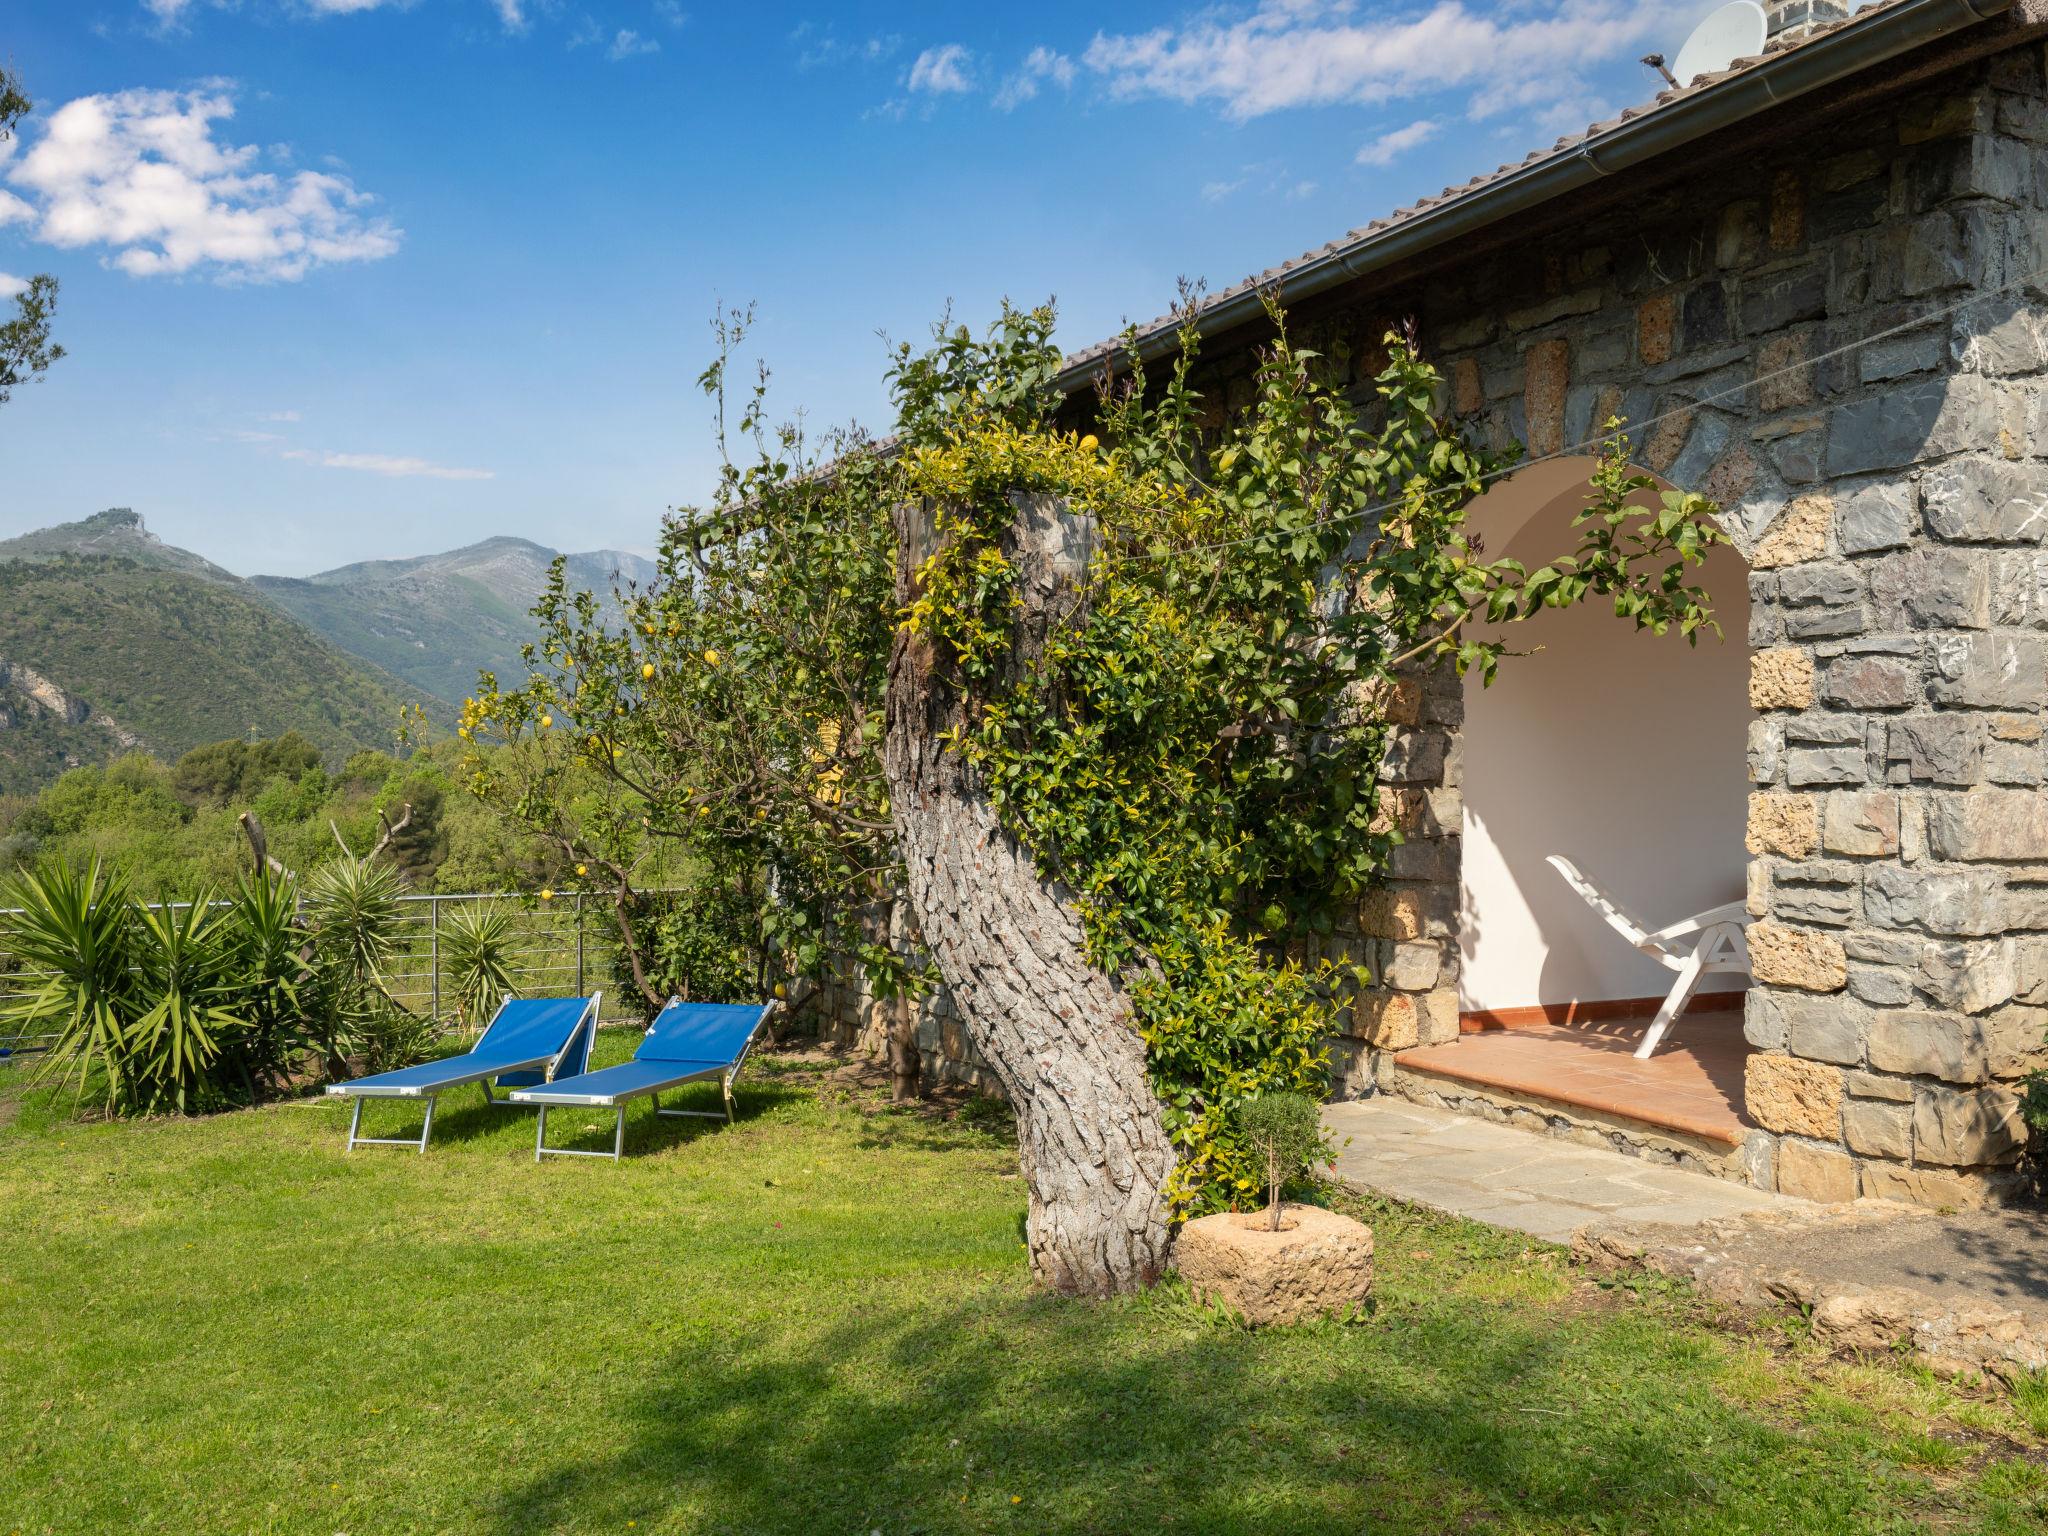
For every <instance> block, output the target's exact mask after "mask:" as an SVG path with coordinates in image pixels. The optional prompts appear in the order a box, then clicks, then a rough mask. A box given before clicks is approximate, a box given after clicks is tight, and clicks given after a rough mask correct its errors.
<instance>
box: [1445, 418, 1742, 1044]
mask: <svg viewBox="0 0 2048 1536" xmlns="http://www.w3.org/2000/svg"><path fill="white" fill-rule="evenodd" d="M1594 468H1595V464H1594V461H1593V460H1592V459H1590V458H1574V459H1564V460H1557V461H1553V462H1550V463H1545V464H1540V465H1535V466H1532V467H1531V468H1530V469H1528V470H1525V471H1523V472H1522V473H1521V474H1518V475H1514V476H1511V477H1510V478H1508V479H1507V480H1505V481H1503V482H1501V483H1500V484H1499V485H1497V486H1495V487H1494V488H1493V489H1492V490H1490V491H1488V492H1487V493H1486V494H1485V495H1484V496H1482V497H1480V498H1479V499H1478V500H1477V501H1475V502H1474V503H1473V504H1472V507H1471V509H1470V511H1469V514H1468V526H1469V527H1471V528H1472V529H1473V530H1474V531H1475V532H1477V533H1478V534H1479V535H1480V536H1481V538H1482V539H1483V540H1484V541H1485V548H1486V550H1487V552H1488V554H1489V556H1490V557H1492V558H1496V559H1497V558H1501V557H1508V558H1512V559H1517V560H1521V561H1523V562H1524V563H1525V564H1527V565H1530V566H1532V567H1533V566H1535V565H1537V564H1539V563H1541V562H1543V561H1545V560H1548V559H1551V558H1553V557H1555V556H1556V555H1558V554H1560V553H1564V552H1568V551H1569V550H1571V549H1572V548H1574V547H1575V546H1576V544H1577V533H1576V530H1574V529H1573V527H1572V518H1573V517H1574V516H1575V515H1576V514H1577V513H1578V512H1579V511H1580V510H1581V509H1582V508H1583V507H1584V505H1585V501H1586V494H1587V480H1588V477H1589V476H1590V475H1591V474H1592V472H1593V470H1594ZM1654 494H1655V493H1654V492H1646V493H1645V495H1646V498H1648V497H1654ZM1693 579H1694V580H1695V581H1696V582H1697V584H1698V585H1700V586H1703V587H1704V588H1705V589H1706V590H1707V592H1708V593H1709V594H1710V595H1711V596H1712V599H1713V603H1714V609H1715V615H1716V617H1717V618H1718V620H1719V621H1720V624H1721V629H1722V636H1721V638H1719V639H1716V638H1715V637H1714V636H1712V635H1711V634H1710V635H1707V636H1705V637H1703V638H1702V639H1701V640H1700V642H1699V644H1698V645H1696V646H1691V645H1688V644H1686V642H1685V641H1684V640H1683V639H1682V638H1681V637H1680V636H1678V635H1677V634H1675V633H1673V634H1666V635H1663V636H1656V635H1652V634H1650V633H1648V632H1647V631H1644V632H1641V633H1637V632H1635V631H1634V630H1632V629H1631V628H1630V627H1629V625H1628V624H1627V622H1626V621H1625V620H1619V619H1616V618H1615V616H1614V614H1613V613H1612V612H1611V611H1610V610H1608V609H1607V608H1606V607H1604V606H1603V605H1601V604H1600V603H1598V602H1589V603H1586V604H1582V605H1581V606H1579V607H1577V608H1573V609H1569V610H1565V611H1562V612H1555V613H1544V614H1540V615H1538V616H1537V617H1536V618H1535V619H1533V620H1531V621H1529V622H1527V623H1525V624H1523V625H1521V626H1520V627H1519V628H1518V629H1517V630H1516V631H1515V632H1514V633H1512V634H1510V635H1509V636H1508V639H1509V642H1510V644H1511V645H1512V646H1513V647H1514V648H1516V649H1518V650H1527V651H1530V652H1531V654H1528V655H1522V656H1513V657H1510V658H1508V659H1507V660H1505V661H1503V662H1502V664H1501V672H1500V677H1499V678H1498V680H1497V681H1496V683H1495V686H1493V687H1492V688H1483V687H1482V686H1481V684H1480V681H1479V678H1478V677H1477V675H1476V674H1475V675H1474V676H1472V677H1470V678H1468V679H1467V683H1466V691H1465V726H1464V732H1463V748H1464V750H1463V788H1464V859H1463V864H1464V878H1463V884H1462V889H1461V891H1460V925H1459V927H1460V941H1459V943H1460V958H1461V972H1460V973H1461V978H1462V981H1461V997H1460V1006H1461V1011H1462V1012H1463V1013H1465V1014H1466V1015H1468V1016H1476V1017H1477V1018H1478V1019H1480V1020H1481V1021H1484V1022H1499V1023H1514V1022H1528V1021H1532V1020H1533V1019H1534V1018H1535V1017H1536V1015H1535V1014H1534V1013H1533V1012H1532V1010H1542V1011H1543V1016H1544V1017H1547V1018H1549V1019H1550V1020H1551V1021H1552V1022H1559V1021H1562V1020H1563V1019H1564V1018H1566V1017H1580V1018H1584V1017H1601V1016H1608V1017H1616V1016H1619V1017H1628V1016H1629V1015H1630V1011H1631V1009H1634V1010H1636V1011H1640V1010H1641V1009H1642V1008H1643V1007H1645V1006H1647V1007H1648V1008H1649V1011H1650V1012H1652V1013H1654V1011H1655V1002H1656V1000H1658V999H1661V998H1662V996H1663V995H1664V993H1665V992H1667V991H1668V990H1669V988H1670V985H1671V973H1670V972H1669V971H1666V970H1664V969H1663V968H1661V967H1660V966H1658V965H1657V964H1656V963H1655V962H1654V961H1652V960H1650V959H1648V958H1647V957H1645V956H1643V955H1641V954H1638V953H1637V952H1636V951H1634V950H1632V949H1630V948H1629V947H1628V946H1627V945H1626V944H1625V943H1624V942H1622V940H1621V939H1620V938H1619V936H1618V935H1616V934H1615V932H1614V931H1613V930H1612V929H1611V928H1609V927H1608V926H1607V925H1606V924H1605V923H1604V922H1603V921H1602V920H1601V919H1600V918H1599V916H1598V915H1596V914H1595V913H1594V912H1593V911H1592V909H1591V908H1589V907H1588V906H1587V905H1586V904H1585V903H1584V902H1583V901H1581V900H1580V899H1579V898H1578V897H1577V896H1575V895H1574V894H1573V893H1572V892H1571V890H1570V889H1569V888H1568V887H1567V886H1566V885H1565V883H1564V882H1563V880H1562V879H1561V877H1560V876H1559V875H1558V874H1557V873H1556V871H1555V870H1553V869H1552V868H1551V867H1550V866H1549V865H1548V864H1547V863H1546V862H1545V861H1546V859H1547V857H1548V856H1549V855H1551V854H1561V855H1563V856H1564V857H1566V858H1568V859H1570V860H1571V861H1572V862H1573V863H1574V864H1576V865H1577V866H1578V867H1579V868H1580V869H1581V870H1583V871H1584V872H1585V873H1586V874H1587V875H1588V876H1590V877H1591V878H1592V879H1593V880H1594V881H1595V882H1596V883H1598V884H1599V885H1601V886H1603V887H1605V888H1606V889H1607V890H1608V891H1609V892H1611V893H1612V894H1613V895H1614V896H1615V897H1616V898H1617V899H1618V901H1619V902H1620V904H1621V905H1623V906H1624V907H1626V908H1628V909H1629V910H1630V911H1632V912H1634V913H1636V914H1638V915H1640V916H1641V917H1642V918H1644V919H1646V920H1647V921H1648V923H1649V925H1650V926H1652V927H1660V926H1662V925H1664V924H1666V923H1670V922H1675V921H1677V920H1678V919H1680V918H1682V917H1685V916H1687V915H1689V914H1691V913H1694V912H1699V911H1702V910H1705V909H1706V908H1709V907H1714V906H1718V905H1720V904H1721V903H1724V902H1728V901H1735V900H1740V899H1741V898H1742V895H1743V886H1744V873H1745V869H1746V866H1747V854H1746V852H1745V850H1744V848H1743V826H1744V820H1745V807H1746V804H1747V795H1748V788H1749V776H1748V764H1747V757H1746V751H1747V742H1748V725H1749V718H1750V711H1749V699H1748V682H1749V647H1748V642H1747V635H1748V628H1749V586H1748V569H1747V567H1746V566H1745V565H1744V563H1743V560H1742V557H1741V556H1740V555H1739V554H1737V553H1736V552H1735V550H1734V549H1733V548H1732V547H1730V546H1727V545H1722V546H1719V547H1717V548H1716V549H1715V550H1713V551H1712V553H1711V554H1710V555H1709V556H1708V558H1707V561H1706V564H1705V565H1704V566H1702V567H1697V568H1696V574H1695V576H1694V578H1693ZM1715 985H1716V987H1718V988H1720V989H1721V990H1725V983H1721V982H1717V983H1716V984H1715Z"/></svg>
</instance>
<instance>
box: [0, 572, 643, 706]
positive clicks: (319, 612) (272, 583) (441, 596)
mask: <svg viewBox="0 0 2048 1536" xmlns="http://www.w3.org/2000/svg"><path fill="white" fill-rule="evenodd" d="M4 549H5V546H4V545H0V550H4ZM0 558H4V554H0ZM555 558H556V555H555V551H554V550H552V549H548V548H547V547H545V546H544V545H540V544H535V543H532V542H531V541H529V540H526V539H513V538H496V539H485V540H484V541H483V542H482V543H480V544H471V545H468V546H466V547H465V548H462V549H455V550H450V551H449V552H448V553H446V554H443V555H421V556H418V557H417V558H415V559H411V560H366V561H363V562H362V563H361V564H359V565H344V566H342V567H341V568H340V569H338V570H332V571H323V572H321V573H320V574H319V575H318V576H307V577H303V578H295V577H289V576H256V577H252V578H250V581H251V584H252V585H253V586H254V587H255V588H256V590H257V591H259V592H261V593H262V594H263V595H264V596H265V597H267V598H268V599H269V600H270V601H271V602H273V603H275V604H276V605H277V606H278V607H279V608H282V609H283V610H284V611H285V612H286V613H289V614H291V615H292V617H294V618H296V619H297V620H298V621H299V622H300V623H302V624H304V625H306V626H307V627H308V628H309V629H312V630H313V631H315V632H316V633H318V634H321V635H324V636H326V637H327V638H328V639H329V640H331V641H333V642H334V643H335V644H336V645H338V646H340V647H341V648H342V649H343V650H345V651H348V652H350V653H351V654H353V655H356V656H360V657H362V658H363V659H364V660H366V661H371V662H375V663H376V664H377V665H378V666H380V667H382V668H384V670H386V671H387V672H390V673H392V674H393V675H394V676H397V677H401V678H403V679H405V681H406V682H408V683H411V684H412V685H413V686H414V687H416V688H419V689H421V690H423V691H424V692H427V693H431V694H433V695H435V696H436V697H438V698H442V699H446V700H449V701H451V702H453V701H459V700H460V699H462V698H464V697H465V696H466V695H468V694H470V693H472V692H474V691H475V689H476V677H477V673H478V672H479V671H482V670H489V671H492V672H495V673H496V674H497V675H498V678H499V680H500V681H502V682H506V683H508V684H509V683H511V682H514V681H517V680H519V679H522V678H523V677H524V676H525V665H524V663H523V662H521V660H520V659H519V647H520V646H521V645H523V644H524V643H525V642H526V641H528V640H531V639H532V638H533V637H534V634H535V624H534V620H533V616H532V614H531V612H529V610H530V609H531V608H532V607H533V605H534V603H535V601H536V600H537V599H538V598H539V597H540V593H541V588H542V587H543V586H545V585H546V584H547V578H548V566H549V564H550V563H551V562H552V561H553V560H554V559H555ZM567 560H568V563H567V567H566V575H567V577H568V581H569V586H570V589H571V590H572V591H574V590H578V589H581V590H584V591H589V592H593V593H596V594H598V595H599V596H601V597H607V598H608V597H609V596H610V595H611V593H612V592H613V590H614V589H615V588H618V587H622V586H624V585H625V584H626V583H628V582H638V583H642V584H644V583H646V582H647V581H648V580H649V579H650V578H651V577H652V576H653V575H654V562H653V561H651V560H646V559H643V558H641V557H640V556H639V555H631V554H627V553H626V552H624V551H623V550H616V549H601V550H595V551H592V552H590V553H588V554H580V555H570V556H568V557H567Z"/></svg>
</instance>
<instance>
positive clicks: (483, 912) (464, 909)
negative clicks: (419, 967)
mask: <svg viewBox="0 0 2048 1536" xmlns="http://www.w3.org/2000/svg"><path fill="white" fill-rule="evenodd" d="M511 944H512V915H511V914H510V913H509V912H507V911H506V910H505V909H504V908H503V907H499V906H494V905H492V904H491V903H489V902H476V903H473V904H469V905H464V906H460V907H457V908H455V909H454V911H453V912H451V913H450V914H449V917H448V922H447V925H446V926H445V927H444V928H443V929H442V932H441V963H442V965H443V967H444V968H445V970H446V971H447V975H448V982H449V987H450V990H451V991H452V992H453V994H454V997H455V1017H456V1018H457V1019H458V1020H460V1021H461V1022H462V1023H463V1024H464V1025H474V1024H476V1023H478V1022H479V1021H481V1020H484V1019H488V1018H489V1017H490V1016H491V1014H492V1013H493V1012H494V1011H495V1010H496V1008H497V1006H498V1004H499V1003H501V1002H502V1001H504V1000H505V999H506V998H508V997H511V996H513V995H514V994H515V993H516V992H517V990H518V989H517V988H516V987H515V986H514V985H513V983H512V961H511Z"/></svg>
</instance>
